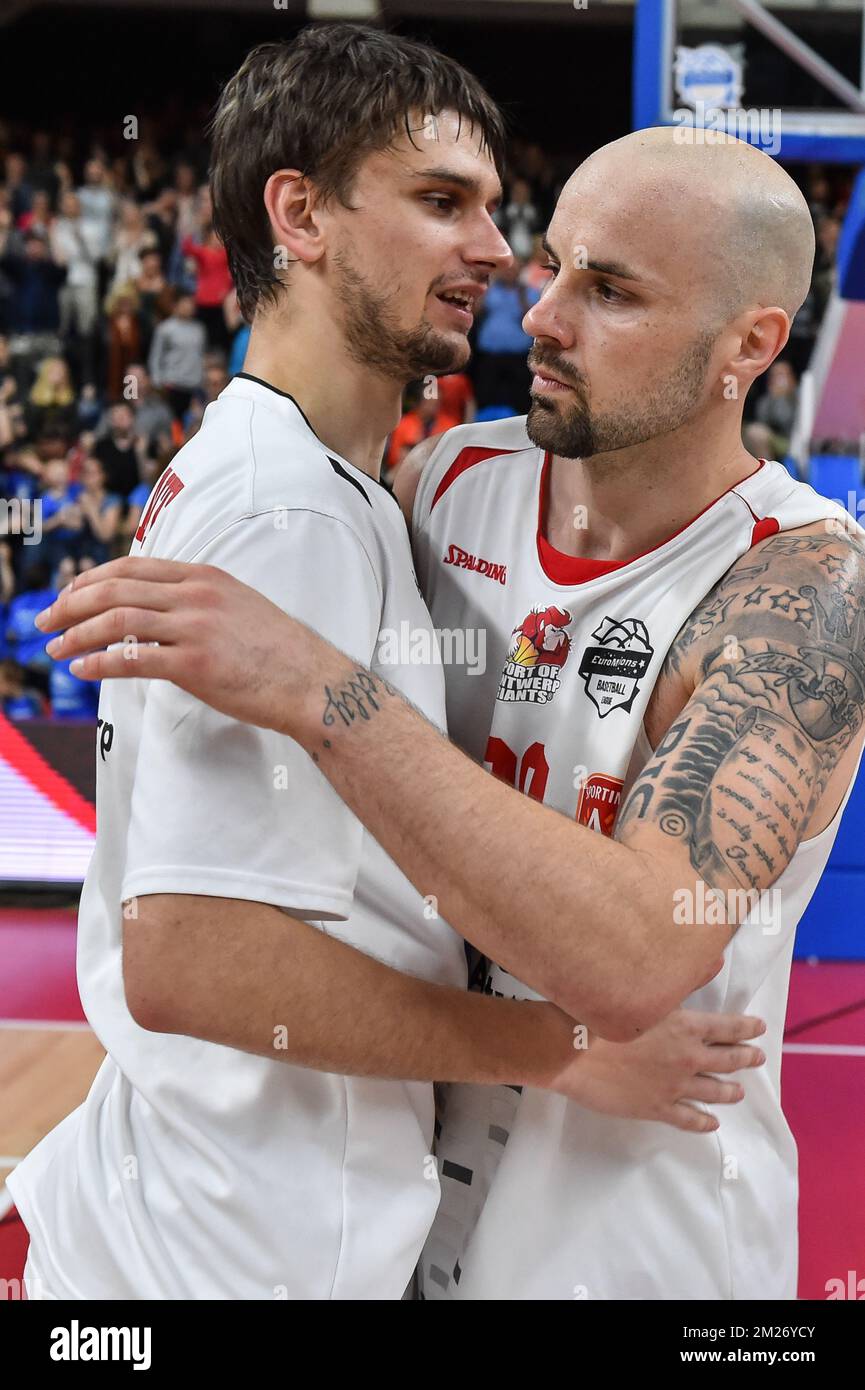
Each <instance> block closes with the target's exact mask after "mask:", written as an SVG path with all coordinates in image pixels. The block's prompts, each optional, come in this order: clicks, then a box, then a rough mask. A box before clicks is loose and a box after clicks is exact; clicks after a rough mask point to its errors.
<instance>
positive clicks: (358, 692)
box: [321, 671, 396, 748]
mask: <svg viewBox="0 0 865 1390" xmlns="http://www.w3.org/2000/svg"><path fill="white" fill-rule="evenodd" d="M383 693H384V694H387V695H395V694H396V691H395V690H394V688H393V686H392V685H389V684H388V682H387V681H386V680H383V679H382V678H381V676H374V675H373V674H372V672H371V671H355V672H354V673H353V674H352V676H351V678H350V679H349V680H348V681H346V682H345V683H344V684H343V685H342V686H340V688H339V689H338V690H332V689H331V687H330V686H329V685H326V686H325V687H324V695H325V703H324V710H323V712H322V716H321V722H322V724H323V725H324V726H325V728H328V729H329V728H332V727H333V725H334V724H335V723H336V722H337V720H339V721H340V723H342V724H343V725H344V726H345V727H346V728H347V727H348V726H349V725H351V724H353V723H354V722H355V720H356V719H363V720H369V719H371V718H372V716H373V714H374V713H377V712H378V710H379V709H380V708H381V704H380V703H379V702H380V701H381V698H382V694H383ZM322 746H323V747H324V748H329V747H330V741H329V739H324V741H323V745H322Z"/></svg>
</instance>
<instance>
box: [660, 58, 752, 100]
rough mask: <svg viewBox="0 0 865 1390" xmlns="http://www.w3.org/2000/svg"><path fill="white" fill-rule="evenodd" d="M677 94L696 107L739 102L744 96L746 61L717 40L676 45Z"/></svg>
mask: <svg viewBox="0 0 865 1390" xmlns="http://www.w3.org/2000/svg"><path fill="white" fill-rule="evenodd" d="M674 72H675V79H676V95H677V96H678V98H679V100H680V101H684V102H685V103H686V104H687V105H688V106H692V107H693V108H694V110H699V108H700V107H704V108H705V107H712V106H720V107H727V108H729V107H731V106H738V105H739V102H740V101H741V100H742V90H743V80H742V64H741V62H740V61H739V59H738V58H736V57H735V56H734V55H733V54H732V53H729V52H728V51H727V49H725V48H722V47H721V45H720V44H716V43H701V44H700V46H699V47H698V48H685V47H680V48H677V49H676V64H675V69H674Z"/></svg>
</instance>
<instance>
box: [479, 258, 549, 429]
mask: <svg viewBox="0 0 865 1390" xmlns="http://www.w3.org/2000/svg"><path fill="white" fill-rule="evenodd" d="M522 268H523V267H522V265H521V264H520V262H519V261H517V260H514V261H512V262H511V264H510V265H509V266H506V267H503V268H502V269H501V270H500V271H498V272H497V274H496V276H495V278H494V279H493V282H492V284H491V285H490V287H489V289H488V290H487V292H486V296H485V297H484V300H483V303H482V305H481V310H480V325H479V327H478V332H477V355H476V358H475V373H474V376H475V395H476V397H477V404H478V409H481V408H483V407H485V406H498V405H502V406H504V405H507V406H510V408H511V410H512V411H513V412H514V414H515V415H524V414H526V413H527V412H528V409H529V406H530V404H531V400H530V397H529V387H530V385H531V373H530V372H529V369H528V366H527V365H526V357H527V355H528V351H529V348H530V347H531V345H532V339H531V338H530V337H529V335H528V333H525V332H524V331H523V327H522V322H523V319H524V318H525V316H526V314H527V313H528V311H529V309H530V308H531V306H532V305H533V304H537V302H538V300H539V299H540V297H541V296H540V293H539V292H538V291H537V290H532V289H529V287H528V286H527V285H523V284H520V279H519V277H520V272H521V270H522Z"/></svg>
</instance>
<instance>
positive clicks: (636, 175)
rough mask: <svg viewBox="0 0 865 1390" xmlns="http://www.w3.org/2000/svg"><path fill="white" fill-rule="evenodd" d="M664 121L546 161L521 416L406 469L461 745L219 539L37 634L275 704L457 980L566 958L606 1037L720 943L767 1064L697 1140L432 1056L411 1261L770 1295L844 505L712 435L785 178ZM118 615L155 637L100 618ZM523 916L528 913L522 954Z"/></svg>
mask: <svg viewBox="0 0 865 1390" xmlns="http://www.w3.org/2000/svg"><path fill="white" fill-rule="evenodd" d="M681 138H682V134H681V132H672V131H667V130H658V131H643V132H638V133H636V134H634V135H631V136H629V137H627V138H626V139H624V140H620V141H616V142H614V143H613V144H612V145H609V146H607V147H605V148H604V149H602V150H600V151H598V152H597V153H596V154H595V155H593V156H592V157H591V158H590V159H589V160H587V161H586V163H585V164H584V165H582V166H581V167H580V168H579V169H578V170H577V171H576V173H575V174H574V176H573V177H572V178H571V180H570V181H569V183H568V184H567V186H566V188H565V189H564V191H563V193H562V196H561V199H560V201H559V204H558V207H557V209H556V212H555V215H554V217H553V220H552V223H551V225H550V228H549V232H548V238H547V241H548V248H549V252H550V258H551V264H552V266H553V269H554V272H555V274H554V279H553V281H552V282H551V284H550V285H549V286H548V287H547V289H546V291H545V293H544V295H543V297H542V299H541V301H540V302H539V303H538V304H537V305H536V306H534V308H533V309H532V310H531V311H530V313H529V314H528V315H527V317H526V328H527V330H528V331H529V332H530V333H531V334H532V335H533V337H534V340H535V342H534V347H533V349H532V353H531V357H530V361H531V363H532V366H533V368H534V370H535V373H536V375H535V378H534V383H533V388H532V392H533V404H532V408H531V410H530V412H529V415H528V417H527V418H526V419H519V420H506V421H501V422H496V423H494V424H487V425H483V424H482V425H470V426H462V427H460V428H458V429H456V430H453V431H450V432H449V433H448V434H447V435H445V436H443V437H442V438H441V439H436V440H432V441H429V442H428V444H427V445H426V446H424V448H423V453H422V454H421V455H419V456H416V457H415V459H414V460H413V461H412V462H411V463H410V464H409V465H408V466H407V467H406V468H405V473H404V479H405V481H404V484H403V490H404V497H403V503H404V505H405V506H406V508H407V510H409V509H410V512H411V518H412V528H413V541H414V548H415V556H416V562H417V566H418V570H419V575H420V578H421V582H422V585H423V588H424V594H425V597H426V599H427V603H428V605H429V608H430V611H431V614H432V617H433V621H434V623H435V625H436V626H437V627H439V628H445V627H448V628H451V629H454V628H457V629H459V628H463V629H466V628H471V627H479V628H482V629H483V630H484V631H485V633H486V635H487V669H486V672H485V673H484V674H483V675H474V674H471V673H470V672H469V671H468V670H467V669H464V668H460V667H459V666H450V667H448V668H446V679H447V685H448V724H449V729H450V732H451V735H452V737H453V738H454V739H455V740H456V741H457V742H458V743H459V744H460V745H462V748H463V749H465V750H466V752H468V753H469V754H470V755H471V757H466V756H464V754H463V752H461V751H460V750H459V749H458V748H456V747H454V746H453V745H452V744H449V743H448V742H447V741H446V740H445V739H444V738H443V737H442V736H441V735H440V734H439V733H438V732H437V731H436V730H435V729H434V728H432V726H430V725H429V724H428V723H427V722H426V721H425V720H424V719H423V718H422V716H420V715H419V714H418V713H417V712H416V711H415V710H413V709H412V708H410V707H409V706H408V705H407V704H406V702H405V701H404V700H403V699H402V698H401V697H400V696H399V695H398V694H397V693H396V692H395V691H394V690H393V689H392V687H390V686H389V684H388V683H387V682H386V681H384V680H383V679H381V677H380V675H375V674H373V673H372V672H370V671H367V670H364V669H360V668H358V666H357V664H356V663H353V662H351V661H349V660H348V658H345V657H343V656H342V655H341V654H340V653H339V652H337V651H336V650H335V649H333V648H332V647H329V646H328V644H326V643H324V642H321V641H318V640H316V639H315V638H314V637H313V635H312V634H311V633H310V632H309V631H308V630H307V629H305V628H304V627H303V626H302V625H300V624H297V623H294V622H292V620H290V619H289V618H287V617H286V615H285V614H284V613H283V612H282V611H281V610H280V609H278V608H276V607H275V606H273V605H271V604H269V603H268V602H267V601H266V600H264V599H263V598H262V597H261V596H260V595H258V594H256V593H254V592H252V591H251V590H248V589H246V588H244V587H243V586H242V585H240V584H239V583H237V581H235V580H233V579H232V578H230V577H228V576H226V575H223V574H221V573H219V572H218V571H214V570H210V569H207V568H202V567H194V568H192V569H190V568H189V567H186V566H180V565H174V564H165V563H162V562H158V561H144V560H142V561H138V562H135V561H132V560H126V561H118V562H115V564H114V565H112V566H108V567H103V569H102V570H101V571H100V570H96V571H93V572H91V574H89V575H88V576H86V577H82V578H81V579H79V580H76V581H75V586H74V588H73V589H72V590H71V591H67V593H66V594H65V595H64V596H63V597H62V598H61V599H60V600H59V603H58V604H57V605H55V606H54V608H53V609H52V610H50V613H49V615H48V616H47V618H46V620H45V624H44V625H45V626H46V628H50V627H54V626H63V627H68V628H70V629H71V631H68V632H67V634H66V636H65V638H64V639H62V641H61V642H60V643H59V645H58V646H56V647H55V653H57V654H59V655H62V656H63V657H64V658H66V657H68V656H70V655H75V654H77V653H92V654H91V655H87V656H86V657H85V658H84V660H83V662H82V663H81V666H80V668H79V669H80V672H81V674H82V675H84V676H85V677H88V678H99V677H101V676H111V677H115V676H130V675H137V676H149V677H155V678H160V679H167V680H171V681H174V682H175V683H177V684H178V685H180V686H182V687H183V688H184V689H186V690H188V691H190V692H192V693H193V694H195V695H196V696H198V697H199V698H200V699H202V700H206V701H208V702H209V703H212V704H213V705H214V706H215V707H216V708H218V709H220V710H222V711H223V712H224V713H226V714H229V715H231V716H233V717H234V718H239V719H244V720H247V721H250V722H253V723H257V724H260V725H262V726H263V727H265V728H273V729H278V730H280V731H283V732H286V733H289V734H290V735H291V736H292V737H293V738H295V739H296V740H297V741H298V742H299V743H300V744H301V745H302V746H303V747H304V748H305V749H306V751H307V752H308V754H309V755H310V757H312V758H313V759H314V761H315V762H316V763H317V764H318V766H319V767H320V769H321V770H322V771H323V772H324V773H325V775H326V776H327V777H328V778H329V779H330V781H331V782H332V784H333V786H334V787H335V789H336V790H337V791H338V793H339V795H340V796H341V797H342V798H343V800H344V801H345V802H346V803H347V804H348V805H349V806H350V807H351V808H352V809H353V810H354V811H355V813H356V814H357V815H358V816H359V817H360V818H361V819H362V820H363V822H364V823H365V825H366V826H367V827H368V828H369V829H370V830H371V831H372V833H373V834H374V835H375V836H376V838H377V839H378V840H379V841H380V843H381V844H382V845H383V846H384V847H385V848H386V850H387V851H388V852H389V853H390V854H391V855H392V856H393V858H394V859H395V860H396V861H397V863H398V864H399V865H400V867H401V868H402V869H403V870H404V871H405V872H406V874H407V875H408V876H409V878H410V879H411V880H412V882H413V883H414V884H415V885H416V886H417V887H418V889H419V890H420V891H421V892H422V893H424V894H434V895H435V898H436V901H437V906H438V910H439V911H440V912H441V913H443V914H444V915H445V916H446V917H447V919H448V920H449V921H451V922H452V923H454V924H455V925H457V926H458V927H459V929H460V931H461V932H463V934H464V935H465V936H466V937H467V938H468V939H469V940H471V941H472V942H473V943H474V944H475V945H476V946H477V947H478V949H479V950H480V951H482V952H483V953H484V954H485V956H486V957H487V958H488V960H489V967H488V970H487V977H486V987H487V989H489V990H490V991H491V992H494V993H497V994H505V995H510V996H512V997H519V998H537V997H538V996H546V995H550V994H555V995H556V996H557V998H558V999H559V1002H563V998H562V981H563V980H569V979H572V978H573V979H578V980H579V981H580V1007H579V1010H575V1012H578V1013H579V1016H580V1017H581V1018H582V1019H583V1020H584V1021H585V1023H586V1024H587V1025H588V1026H589V1027H590V1028H594V1027H601V1028H603V1029H606V1030H607V1031H608V1032H613V1033H615V1034H616V1035H618V1036H621V1037H623V1038H624V1037H627V1036H634V1035H635V1034H636V1033H638V1032H639V1031H640V1029H641V1028H642V1027H643V1026H644V1024H645V1023H647V1022H650V1021H651V1020H653V1019H654V1018H655V1017H657V1016H658V1014H659V1013H660V1012H663V1011H664V1010H666V1009H668V1008H673V1007H675V1006H677V1005H679V1004H680V1003H681V1002H682V1000H683V998H684V997H685V996H686V995H687V994H688V987H687V986H686V987H683V981H684V980H685V979H687V978H688V976H689V974H693V972H694V970H695V968H698V967H699V966H702V967H703V968H705V969H706V971H707V973H708V972H709V971H710V969H711V966H712V964H713V963H714V961H715V960H716V959H717V957H718V956H719V955H720V954H721V953H723V960H724V964H723V969H722V971H721V972H720V973H719V974H718V975H717V976H716V977H715V978H714V979H713V980H712V981H711V983H710V984H708V985H707V986H705V987H704V988H703V989H701V990H699V991H697V992H696V993H693V994H690V996H689V998H688V1000H687V1002H688V1004H689V1005H690V1006H692V1007H702V1008H716V1009H717V1008H724V1009H732V1010H739V1011H741V1012H751V1013H758V1014H760V1015H761V1016H763V1017H764V1018H766V1020H767V1023H768V1031H767V1034H766V1039H767V1041H766V1051H767V1053H768V1057H769V1061H768V1065H767V1066H766V1067H765V1068H764V1069H763V1072H762V1074H760V1073H757V1072H754V1073H752V1074H750V1075H749V1077H748V1078H747V1081H746V1098H745V1101H744V1102H743V1104H742V1105H740V1106H739V1107H737V1108H736V1109H735V1110H734V1111H730V1112H725V1113H724V1114H723V1116H722V1117H721V1121H720V1125H719V1128H718V1130H717V1132H716V1135H715V1138H714V1139H713V1140H711V1141H709V1142H707V1143H706V1144H705V1145H701V1146H700V1147H699V1150H698V1148H697V1147H696V1146H695V1145H694V1144H693V1142H688V1141H687V1140H686V1139H685V1138H684V1137H681V1138H680V1136H679V1135H677V1134H675V1133H668V1132H667V1131H665V1130H662V1129H661V1128H660V1126H658V1125H656V1124H653V1123H638V1124H630V1125H626V1124H623V1123H621V1122H620V1121H619V1120H617V1119H615V1118H614V1117H607V1116H603V1115H597V1116H593V1115H591V1114H590V1112H589V1111H588V1110H586V1109H585V1108H584V1107H583V1106H581V1105H577V1104H576V1103H574V1102H573V1101H570V1100H568V1099H566V1098H565V1097H562V1096H556V1095H551V1094H545V1093H542V1092H540V1091H536V1090H535V1089H533V1088H531V1087H526V1088H524V1089H523V1091H522V1093H521V1094H520V1095H516V1094H515V1093H514V1092H513V1091H512V1090H509V1089H507V1088H498V1087H474V1086H458V1087H451V1088H450V1095H449V1097H448V1100H447V1105H446V1108H445V1111H444V1114H443V1117H442V1124H443V1127H442V1134H441V1140H440V1144H439V1157H440V1164H441V1168H442V1188H443V1199H442V1205H441V1208H440V1211H439V1216H438V1218H437V1220H436V1223H435V1225H434V1228H433V1232H432V1234H431V1236H430V1239H429V1241H428V1243H427V1247H426V1251H425V1255H424V1260H423V1288H424V1293H425V1296H426V1297H445V1298H462V1299H488V1298H548V1299H573V1298H625V1299H643V1298H654V1299H662V1298H664V1299H668V1298H688V1299H699V1298H712V1299H746V1298H757V1299H775V1298H792V1297H795V1290H796V1197H797V1183H796V1151H795V1144H794V1142H793V1139H792V1136H791V1135H790V1132H789V1129H788V1127H787V1125H786V1122H785V1120H784V1117H783V1113H782V1110H781V1104H780V1088H779V1074H780V1059H781V1038H782V1030H783V1022H784V1013H785V1004H786V996H787V988H788V981H789V969H790V960H791V953H792V946H793V938H794V933H795V927H796V923H797V922H798V920H799V917H800V916H801V914H802V912H803V911H804V908H805V906H806V904H807V902H808V900H809V898H810V896H811V894H812V892H813V890H814V887H815V885H816V883H817V881H818V879H819V876H820V873H821V872H822V869H823V867H824V865H825V862H826V859H827V857H828V854H829V851H830V849H831V845H832V842H833V840H834V836H835V833H836V831H837V827H838V823H839V818H840V814H841V811H842V809H843V806H844V804H845V802H846V799H847V796H848V795H849V791H850V788H851V786H852V782H853V778H854V776H855V771H856V768H857V765H858V761H859V758H860V755H861V749H862V742H863V732H862V720H863V703H865V658H863V649H865V644H863V641H862V638H863V635H865V634H863V620H862V616H861V615H862V610H863V600H865V544H863V539H865V538H863V533H862V532H861V531H860V530H859V528H857V527H855V526H854V525H853V524H852V522H851V521H850V519H849V518H848V517H846V514H844V513H843V512H842V511H841V509H840V508H838V507H836V506H835V505H834V504H832V503H829V502H827V501H826V500H825V499H823V498H821V497H819V496H817V495H816V494H815V493H814V492H813V491H812V490H811V489H810V488H808V487H806V486H804V485H802V484H798V483H796V482H794V481H793V480H792V479H791V478H790V477H789V476H788V475H787V473H786V471H785V470H784V469H782V468H781V467H780V465H778V464H776V463H772V462H767V461H758V460H756V459H754V458H753V457H751V456H750V455H749V454H748V453H747V452H746V450H745V449H744V448H743V446H742V443H741V419H742V407H743V402H744V399H745V396H746V394H747V392H748V390H749V389H750V387H751V385H752V383H753V382H754V380H755V379H756V378H757V377H758V376H760V375H761V374H762V373H763V372H764V371H765V370H766V369H767V368H768V366H769V365H770V363H771V362H772V361H773V360H774V359H775V358H776V357H777V355H778V353H779V352H780V351H781V350H782V348H783V347H784V344H785V343H786V341H787V337H788V334H789V329H790V322H791V320H792V318H793V315H794V314H795V313H796V311H797V309H798V308H799V306H800V304H801V302H802V300H803V298H804V296H805V293H806V291H807V288H808V284H809V279H810V272H811V263H812V258H813V233H812V229H811V221H810V217H809V214H808V209H807V207H806V204H805V202H804V199H803V198H802V196H801V194H800V193H799V191H798V189H797V188H796V186H795V185H794V184H793V182H792V181H791V180H790V179H789V178H788V177H787V175H786V174H785V173H784V172H783V171H782V170H781V169H780V168H778V166H776V165H775V164H774V163H773V162H772V161H771V160H770V159H769V158H768V157H767V156H764V155H762V154H761V153H759V152H757V151H755V150H752V149H750V148H749V147H747V146H745V145H741V144H738V143H729V144H726V145H723V146H696V145H689V144H686V143H679V140H681ZM412 479H413V482H412ZM413 486H414V487H416V495H415V497H414V500H413V502H412V499H411V496H410V494H411V491H412V487H413ZM130 631H135V632H136V634H137V635H138V636H139V637H140V639H141V640H142V641H144V642H156V643H158V644H159V645H158V646H148V647H146V648H143V649H140V650H139V651H138V653H137V660H136V662H135V663H132V662H129V661H126V660H124V655H123V652H121V651H120V650H112V651H101V650H99V649H100V648H104V647H105V646H106V645H107V644H108V643H110V642H112V641H115V640H117V638H118V637H119V636H120V635H121V634H125V633H127V632H130ZM250 634H254V636H250ZM262 651H266V652H267V653H268V660H267V662H262V660H261V653H262ZM132 666H134V667H135V669H134V670H132V669H130V668H131V667H132ZM472 758H474V759H476V760H478V761H483V762H485V763H486V764H487V765H488V766H489V767H490V768H491V770H493V771H494V772H496V773H497V774H498V775H497V776H496V777H488V776H485V775H484V773H483V771H482V770H481V769H480V768H479V767H478V766H476V764H475V762H473V761H472ZM505 781H509V782H511V783H512V784H513V785H512V786H511V787H508V786H506V785H503V782H505ZM514 788H517V789H519V790H520V791H524V792H527V793H528V795H523V796H520V795H517V794H515V791H514ZM556 812H559V814H556ZM599 831H600V832H601V833H598V832H599ZM527 932H531V933H533V934H534V935H535V939H536V940H538V941H543V942H545V943H546V945H545V949H543V950H541V951H539V952H537V953H536V957H535V962H534V965H533V968H532V972H531V976H530V978H527V979H526V980H525V981H521V980H520V979H519V978H518V974H519V971H518V969H517V966H516V965H515V961H516V960H517V959H519V957H520V955H521V949H520V948H521V942H522V940H523V938H524V936H525V934H526V933H527ZM515 972H516V973H515Z"/></svg>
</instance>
